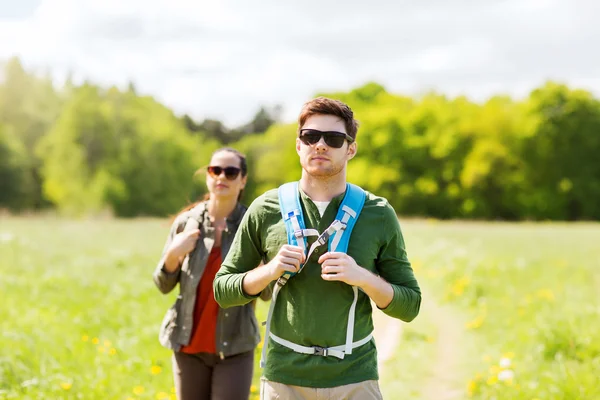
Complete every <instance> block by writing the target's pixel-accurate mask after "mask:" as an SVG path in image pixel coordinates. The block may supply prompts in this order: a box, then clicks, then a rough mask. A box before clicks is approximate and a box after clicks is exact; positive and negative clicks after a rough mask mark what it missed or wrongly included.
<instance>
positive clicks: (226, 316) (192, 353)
mask: <svg viewBox="0 0 600 400" xmlns="http://www.w3.org/2000/svg"><path fill="white" fill-rule="evenodd" d="M246 174H247V165H246V158H245V157H244V156H243V155H242V154H241V153H239V152H238V151H236V150H234V149H231V148H222V149H219V150H217V151H215V152H214V153H213V155H212V158H211V161H210V165H209V166H208V167H207V177H206V185H207V187H208V192H209V193H208V194H207V196H206V197H205V199H204V200H203V201H200V202H198V203H195V204H193V205H191V206H189V207H186V209H184V211H183V212H181V213H180V214H179V215H178V216H177V217H176V218H175V221H174V222H173V225H172V227H171V233H170V235H169V237H168V239H167V243H166V244H165V247H164V250H163V255H162V258H161V260H160V262H159V263H158V266H157V267H156V270H155V272H154V282H155V283H156V285H157V286H158V288H159V290H160V291H161V292H163V293H169V292H170V291H171V290H173V289H174V288H175V286H176V285H177V283H179V288H180V294H179V296H178V297H177V300H176V302H175V304H174V305H173V306H172V307H171V308H170V309H169V310H168V311H167V314H166V315H165V318H164V320H163V324H162V326H161V331H160V342H161V344H162V345H163V346H165V347H167V348H169V349H172V350H173V377H174V381H175V390H176V392H177V398H178V399H180V400H190V399H194V400H196V399H198V400H199V399H226V400H230V399H234V400H235V399H247V398H248V395H249V391H250V384H251V382H252V370H253V366H254V349H255V347H256V345H257V344H258V342H259V341H260V335H259V330H258V324H257V322H256V318H255V316H254V304H253V303H250V304H247V305H245V306H240V307H233V308H228V309H222V308H220V307H219V306H218V304H217V303H216V302H215V299H214V294H213V289H212V283H213V279H214V277H215V274H216V273H217V271H218V269H219V267H220V265H221V261H222V259H223V258H224V257H225V255H226V254H227V251H229V247H230V245H231V242H232V240H233V237H234V236H235V232H236V231H237V228H238V225H239V223H240V221H241V219H242V216H243V215H244V213H245V212H246V207H245V206H244V205H242V204H240V202H239V199H240V197H241V194H242V191H243V189H244V186H245V185H246V180H247V176H246ZM261 297H262V298H263V299H265V300H266V299H268V298H270V293H267V291H265V292H264V293H263V294H262V295H261Z"/></svg>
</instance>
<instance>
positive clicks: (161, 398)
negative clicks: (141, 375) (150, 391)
mask: <svg viewBox="0 0 600 400" xmlns="http://www.w3.org/2000/svg"><path fill="white" fill-rule="evenodd" d="M168 399H169V393H167V392H159V393H157V394H156V400H168Z"/></svg>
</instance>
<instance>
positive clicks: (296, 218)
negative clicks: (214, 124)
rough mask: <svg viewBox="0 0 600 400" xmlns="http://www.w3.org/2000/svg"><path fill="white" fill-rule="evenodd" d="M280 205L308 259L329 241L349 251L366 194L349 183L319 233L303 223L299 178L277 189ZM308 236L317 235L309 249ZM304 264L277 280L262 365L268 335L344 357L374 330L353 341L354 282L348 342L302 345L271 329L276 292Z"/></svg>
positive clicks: (307, 350) (303, 349)
mask: <svg viewBox="0 0 600 400" xmlns="http://www.w3.org/2000/svg"><path fill="white" fill-rule="evenodd" d="M278 195H279V205H280V207H281V216H282V218H283V220H284V221H285V227H286V231H287V237H288V244H291V245H295V246H299V247H301V248H302V249H303V251H304V254H305V255H306V258H305V263H306V262H307V261H308V259H309V258H310V256H311V254H312V253H313V251H314V250H315V249H316V248H317V247H319V246H323V245H325V244H326V243H327V246H328V250H329V251H336V252H343V253H346V252H347V250H348V243H349V242H350V236H351V234H352V229H353V228H354V224H355V223H356V220H357V219H358V217H359V216H360V212H361V211H362V208H363V205H364V203H365V198H366V194H365V191H364V190H363V189H361V188H360V187H359V186H356V185H353V184H350V183H347V184H346V194H345V196H344V199H343V200H342V203H341V204H340V206H339V208H338V212H337V215H336V217H335V219H334V221H333V222H332V223H331V225H329V227H328V228H327V229H326V230H325V231H324V232H322V233H319V232H318V231H317V230H316V229H306V225H305V224H304V217H303V215H302V205H301V204H300V194H299V191H298V182H289V183H285V184H283V185H281V186H280V187H279V189H278ZM308 236H317V240H316V241H315V242H314V243H313V244H312V246H311V247H310V249H308V252H307V242H306V238H307V237H308ZM303 267H304V264H302V265H301V266H300V269H299V270H298V272H294V273H291V272H286V273H284V274H283V275H282V276H281V277H280V278H279V279H278V280H277V283H276V285H275V287H274V289H273V297H272V299H271V305H270V306H269V313H268V315H267V321H266V322H265V323H264V324H266V333H265V338H264V343H263V349H262V356H261V360H260V365H261V368H264V366H265V362H266V353H267V345H268V343H269V338H271V339H273V341H275V342H276V343H279V344H280V345H283V346H285V347H288V348H290V349H292V350H294V351H296V352H298V353H302V354H311V355H320V356H325V357H327V356H334V357H337V358H339V359H343V358H344V355H345V354H352V349H353V348H357V347H359V346H362V345H363V344H366V343H368V342H369V341H370V340H371V338H372V334H369V335H368V336H367V337H365V338H363V339H361V340H359V341H357V342H354V343H353V342H352V340H353V335H354V311H355V309H356V302H357V300H358V288H357V287H356V286H352V290H353V292H354V301H353V302H352V306H351V307H350V312H349V314H348V327H347V331H346V343H345V344H344V345H340V346H334V347H329V348H323V347H319V346H313V347H308V346H302V345H298V344H296V343H293V342H290V341H288V340H285V339H283V338H280V337H278V336H276V335H274V334H273V333H271V319H272V315H273V310H274V308H275V303H276V301H277V295H278V294H279V291H280V290H281V289H282V288H283V287H284V286H285V284H286V283H287V281H288V279H291V278H292V277H293V276H294V275H296V274H298V273H301V272H302V268H303Z"/></svg>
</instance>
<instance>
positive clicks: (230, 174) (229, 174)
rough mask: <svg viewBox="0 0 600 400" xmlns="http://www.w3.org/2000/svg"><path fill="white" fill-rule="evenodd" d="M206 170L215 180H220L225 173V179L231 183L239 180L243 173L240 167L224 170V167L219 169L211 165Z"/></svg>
mask: <svg viewBox="0 0 600 400" xmlns="http://www.w3.org/2000/svg"><path fill="white" fill-rule="evenodd" d="M206 170H207V171H208V173H209V174H210V176H212V177H213V178H218V177H219V175H221V173H223V172H225V178H227V179H229V180H230V181H232V180H234V179H235V178H237V177H238V175H239V174H240V172H241V171H242V170H241V169H240V168H238V167H225V168H223V167H219V166H216V165H210V166H208V167H206Z"/></svg>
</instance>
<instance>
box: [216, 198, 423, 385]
mask: <svg viewBox="0 0 600 400" xmlns="http://www.w3.org/2000/svg"><path fill="white" fill-rule="evenodd" d="M300 194H301V196H300V197H301V204H302V209H303V214H304V222H305V224H306V228H313V229H317V230H318V231H319V232H323V231H324V230H325V229H326V228H327V227H328V226H329V225H330V224H331V222H333V220H334V219H335V216H336V213H337V209H338V207H339V205H340V204H341V202H342V199H343V197H344V195H343V194H342V195H340V196H338V197H336V198H334V199H333V200H332V201H331V203H330V204H329V205H328V207H327V209H326V210H325V213H324V214H323V217H322V218H321V216H320V214H319V211H318V210H317V207H316V206H315V204H314V203H313V202H312V201H311V200H310V198H308V196H306V194H305V193H303V192H302V191H300ZM314 240H315V238H314V237H311V238H309V239H308V246H309V247H310V245H311V244H312V242H313V241H314ZM286 243H287V234H286V230H285V224H284V222H283V220H282V218H281V211H280V208H279V200H278V195H277V190H270V191H268V192H266V193H265V194H263V195H262V196H260V197H259V198H257V199H256V200H255V201H254V202H253V203H252V204H251V205H250V207H249V209H248V211H247V212H246V214H245V216H244V219H243V220H242V222H241V225H240V227H239V229H238V231H237V234H236V236H235V238H234V241H233V243H232V245H231V248H230V250H229V253H228V254H227V257H226V258H225V260H224V261H223V264H222V266H221V269H220V270H219V272H218V273H217V275H216V277H215V280H214V292H215V298H216V300H217V302H218V303H219V304H220V305H221V307H231V306H236V305H242V304H245V303H247V302H249V301H251V300H253V299H254V298H256V297H257V296H249V295H247V294H246V293H244V291H243V289H242V281H243V279H244V275H245V274H246V273H247V272H248V271H250V270H252V269H253V268H256V267H257V266H258V265H259V264H260V262H261V261H262V262H265V263H267V262H269V261H270V260H271V259H273V257H275V255H276V254H277V252H278V251H279V249H280V248H281V246H283V245H284V244H286ZM326 251H327V248H326V246H322V247H319V248H318V249H317V250H315V251H314V252H313V255H312V256H311V258H310V259H309V260H308V262H307V263H306V265H305V266H304V268H303V270H302V272H301V273H299V274H297V275H295V276H294V277H292V278H290V279H289V281H288V282H287V284H286V285H285V286H284V287H283V288H282V289H281V292H280V293H279V296H278V298H277V303H276V306H275V309H274V312H273V320H272V325H271V331H272V332H273V334H275V335H277V336H279V337H281V338H283V339H286V340H289V341H291V342H294V343H297V344H300V345H303V346H321V347H331V346H338V345H342V344H344V343H345V341H346V327H347V321H348V311H349V309H350V306H351V304H352V301H353V298H354V294H353V291H352V288H351V286H349V285H347V284H346V283H344V282H331V281H324V280H323V279H322V278H321V266H320V265H319V264H318V263H317V260H318V258H319V257H320V256H321V255H322V254H323V252H326ZM347 253H348V255H350V256H351V257H352V258H354V260H355V261H356V263H357V264H358V265H360V266H361V267H363V268H366V269H368V270H369V271H372V272H373V273H375V274H378V275H380V276H381V277H382V278H383V279H385V280H386V281H387V282H389V283H390V284H391V285H392V287H393V289H394V297H393V300H392V302H391V303H390V305H389V306H388V307H386V308H385V309H383V312H384V313H386V314H387V315H389V316H391V317H394V318H399V319H401V320H403V321H406V322H409V321H411V320H412V319H414V318H415V317H416V316H417V314H418V313H419V308H420V304H421V291H420V289H419V285H418V283H417V280H416V279H415V276H414V274H413V270H412V268H411V266H410V263H409V261H408V259H407V256H406V251H405V245H404V239H403V237H402V232H401V229H400V225H399V223H398V219H397V217H396V213H395V212H394V209H393V208H392V207H391V206H390V205H389V203H388V202H387V200H385V199H384V198H381V197H377V196H375V195H373V194H371V193H369V192H367V197H366V201H365V205H364V207H363V210H362V212H361V214H360V216H359V218H358V220H357V221H356V225H355V226H354V229H353V231H352V235H351V237H350V242H349V246H348V252H347ZM372 331H373V320H372V308H371V302H370V299H369V297H368V296H367V295H366V294H365V293H363V292H362V291H359V297H358V302H357V305H356V319H355V325H354V341H358V340H360V339H362V338H364V337H366V336H367V335H369V333H371V332H372ZM264 376H265V378H267V379H269V380H271V381H274V382H280V383H284V384H288V385H298V386H308V387H322V388H325V387H334V386H340V385H346V384H350V383H357V382H362V381H365V380H370V379H379V377H378V373H377V351H376V348H375V344H374V342H373V341H370V342H369V343H367V344H365V345H363V346H360V347H358V348H356V349H354V350H353V351H352V354H351V355H346V356H345V358H344V359H343V360H340V359H338V358H336V357H322V356H315V355H306V354H300V353H296V352H294V351H293V350H291V349H288V348H287V347H284V346H281V345H280V344H278V343H274V342H273V341H272V340H271V341H269V348H268V356H267V364H266V366H265V370H264Z"/></svg>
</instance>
